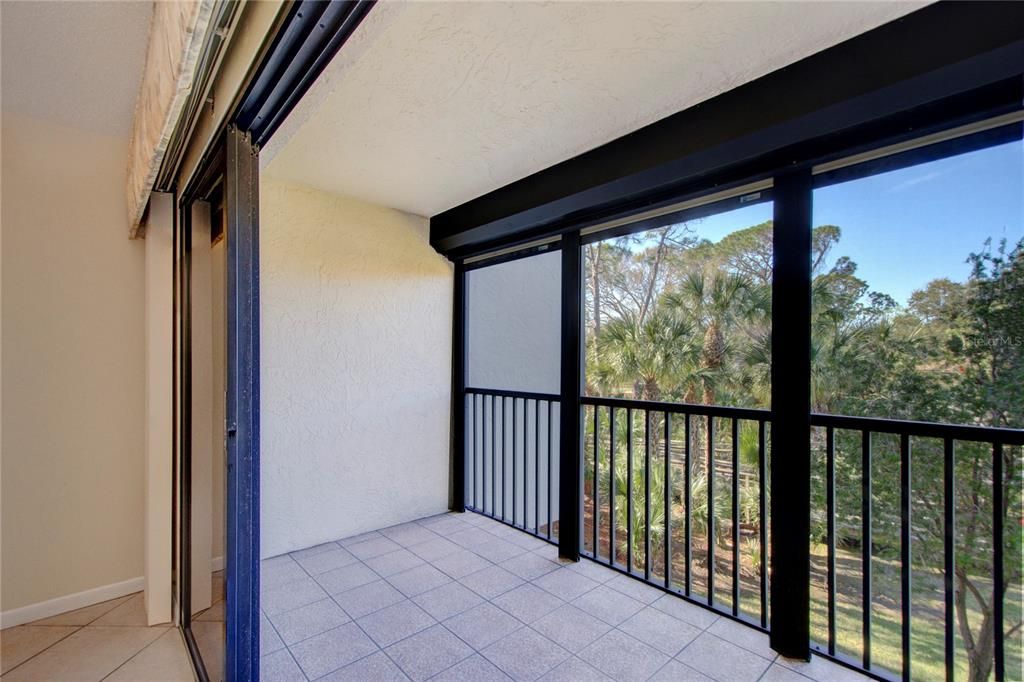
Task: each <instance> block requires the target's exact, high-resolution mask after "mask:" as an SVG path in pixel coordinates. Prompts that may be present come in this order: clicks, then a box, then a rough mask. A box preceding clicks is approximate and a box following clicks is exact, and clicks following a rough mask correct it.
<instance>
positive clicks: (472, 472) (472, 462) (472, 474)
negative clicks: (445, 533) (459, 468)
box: [464, 393, 480, 509]
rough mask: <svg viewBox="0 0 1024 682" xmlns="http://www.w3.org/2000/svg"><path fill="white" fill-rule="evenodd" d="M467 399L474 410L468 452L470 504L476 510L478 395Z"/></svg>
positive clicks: (470, 424) (470, 423)
mask: <svg viewBox="0 0 1024 682" xmlns="http://www.w3.org/2000/svg"><path fill="white" fill-rule="evenodd" d="M467 397H468V398H469V405H470V409H471V410H473V418H472V419H471V420H469V428H470V431H471V433H472V434H473V447H472V448H470V449H469V450H468V451H467V452H469V504H470V506H471V507H472V508H473V509H476V439H477V436H479V435H480V433H479V432H478V431H477V425H476V394H475V393H470V394H469V395H468V396H467ZM464 450H465V448H464Z"/></svg>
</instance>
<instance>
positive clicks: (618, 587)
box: [260, 513, 865, 682]
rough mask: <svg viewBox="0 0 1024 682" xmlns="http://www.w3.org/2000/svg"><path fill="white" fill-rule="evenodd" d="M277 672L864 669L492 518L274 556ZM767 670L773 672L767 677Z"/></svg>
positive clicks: (530, 675) (469, 516) (430, 523)
mask: <svg viewBox="0 0 1024 682" xmlns="http://www.w3.org/2000/svg"><path fill="white" fill-rule="evenodd" d="M261 572H262V594H261V605H262V610H263V614H262V617H261V633H260V636H261V651H262V660H261V675H262V679H265V680H291V679H296V680H306V679H308V680H318V679H330V680H346V679H351V680H368V679H373V680H391V679H395V680H403V679H406V677H408V678H411V679H413V680H426V679H436V680H498V679H508V678H512V679H516V680H534V679H545V680H559V679H560V680H599V679H609V678H610V679H617V680H628V679H652V680H680V679H687V680H709V679H717V680H730V681H736V682H740V681H743V680H757V679H775V680H794V681H796V680H801V679H804V680H805V679H807V678H811V679H818V680H830V681H832V680H845V679H848V680H853V679H865V678H864V677H863V676H862V675H860V674H859V673H856V672H854V671H852V670H848V669H846V668H843V667H841V666H839V665H836V664H834V663H830V662H827V661H825V660H823V659H818V658H815V659H814V660H813V661H812V662H811V663H802V662H795V661H789V660H786V659H783V658H780V657H778V656H777V655H776V654H775V652H774V651H772V650H771V649H770V648H769V646H768V637H767V635H765V634H764V633H762V632H758V631H757V630H756V629H752V628H750V627H748V626H746V625H744V624H740V623H737V622H735V621H733V620H731V619H729V618H726V617H722V616H720V615H718V614H716V613H714V612H713V611H711V610H709V609H707V608H704V607H701V606H698V605H695V604H691V603H688V602H687V601H685V600H684V599H682V598H680V597H678V596H676V595H673V594H667V593H666V592H665V591H663V590H660V589H658V588H656V587H654V586H651V585H646V584H644V583H643V582H642V581H640V580H637V579H635V578H633V577H630V576H627V575H624V574H623V573H621V572H620V571H617V570H613V569H612V568H609V567H607V566H602V565H600V564H598V563H596V562H594V561H590V560H586V559H585V560H583V561H581V562H579V563H563V562H560V561H559V560H558V557H557V548H556V547H555V546H554V545H552V544H550V543H549V542H547V541H546V539H543V538H538V537H535V536H532V535H531V534H529V533H527V532H524V531H523V530H521V529H516V528H512V527H510V526H509V525H507V524H505V523H502V522H500V521H497V520H494V519H491V518H488V517H486V516H484V515H481V514H475V513H465V514H445V515H441V516H433V517H429V518H425V519H420V520H418V521H415V522H412V523H406V524H403V525H400V526H394V527H392V528H384V529H381V530H380V531H373V532H370V533H365V534H363V535H358V536H356V537H351V538H345V539H342V540H338V541H337V542H331V543H327V544H324V545H319V546H316V547H310V548H308V549H304V550H300V551H297V552H292V553H291V554H285V555H281V556H278V557H274V558H271V559H266V560H264V561H263V565H262V568H261ZM762 676H766V677H762Z"/></svg>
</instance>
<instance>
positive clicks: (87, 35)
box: [0, 0, 153, 138]
mask: <svg viewBox="0 0 1024 682" xmlns="http://www.w3.org/2000/svg"><path fill="white" fill-rule="evenodd" d="M152 14H153V4H152V3H151V2H140V1H132V2H113V1H111V2H38V1H29V2H18V1H11V0H4V1H3V2H0V59H2V74H0V79H2V80H0V88H2V90H0V94H2V105H3V111H4V112H12V113H17V114H22V115H26V116H31V117H34V118H41V119H45V120H49V121H52V122H54V123H60V124H64V125H70V126H75V127H78V128H83V129H86V130H90V131H93V132H98V133H104V134H108V135H117V136H124V137H125V138H127V136H128V135H129V134H130V132H131V125H132V113H133V112H134V109H135V98H136V96H137V95H138V92H139V82H140V80H141V78H142V69H143V66H144V63H145V59H146V43H147V40H148V38H149V22H150V17H151V16H152Z"/></svg>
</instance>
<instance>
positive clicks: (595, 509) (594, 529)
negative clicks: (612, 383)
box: [591, 405, 601, 559]
mask: <svg viewBox="0 0 1024 682" xmlns="http://www.w3.org/2000/svg"><path fill="white" fill-rule="evenodd" d="M600 409H601V408H599V407H598V406H597V405H594V493H593V498H594V499H593V500H592V502H593V503H594V515H593V518H592V519H591V521H592V525H593V531H594V558H595V559H596V558H597V557H598V555H599V554H600V552H599V550H598V546H597V539H598V532H597V528H598V504H597V494H598V493H597V480H598V466H597V460H598V456H597V455H598V437H597V423H598V420H597V416H598V411H599V410H600Z"/></svg>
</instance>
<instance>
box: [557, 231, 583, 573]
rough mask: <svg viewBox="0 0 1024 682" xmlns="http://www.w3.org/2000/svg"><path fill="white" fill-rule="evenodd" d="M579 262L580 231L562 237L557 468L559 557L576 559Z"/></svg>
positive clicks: (580, 495)
mask: <svg viewBox="0 0 1024 682" xmlns="http://www.w3.org/2000/svg"><path fill="white" fill-rule="evenodd" d="M581 294H582V264H581V252H580V236H579V233H575V232H573V233H569V234H566V235H563V236H562V383H561V403H562V405H561V421H562V423H561V427H560V440H559V471H558V476H559V478H558V556H560V557H561V558H563V559H569V560H571V561H579V558H580V540H581V536H580V533H581V528H582V524H581V523H580V517H581V515H582V514H581V511H582V510H581V508H580V504H581V500H582V499H583V470H582V468H581V466H580V442H581V440H580V438H581V435H580V428H581V427H582V420H581V419H580V390H581V387H582V383H581V379H582V355H581V354H582V344H581V343H580V321H581V319H580V316H581V312H580V310H581V308H582V300H581Z"/></svg>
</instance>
